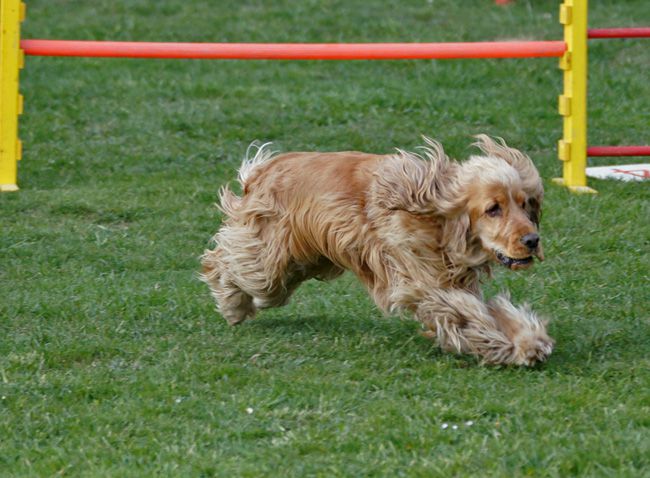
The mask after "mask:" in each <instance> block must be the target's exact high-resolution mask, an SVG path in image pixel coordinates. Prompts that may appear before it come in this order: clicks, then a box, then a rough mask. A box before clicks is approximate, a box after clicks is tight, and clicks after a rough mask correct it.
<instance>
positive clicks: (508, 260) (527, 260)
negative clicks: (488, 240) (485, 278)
mask: <svg viewBox="0 0 650 478" xmlns="http://www.w3.org/2000/svg"><path fill="white" fill-rule="evenodd" d="M494 255H495V256H496V258H497V260H498V261H499V262H500V263H501V264H503V265H504V266H506V267H507V268H508V269H512V270H515V269H525V268H527V267H530V266H531V265H532V263H533V256H528V257H523V258H520V259H517V258H514V257H509V256H506V255H505V254H503V253H502V252H501V251H497V250H495V251H494Z"/></svg>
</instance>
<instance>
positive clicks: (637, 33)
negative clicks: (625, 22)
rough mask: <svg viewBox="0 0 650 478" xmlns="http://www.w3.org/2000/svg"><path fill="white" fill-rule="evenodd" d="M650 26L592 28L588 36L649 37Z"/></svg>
mask: <svg viewBox="0 0 650 478" xmlns="http://www.w3.org/2000/svg"><path fill="white" fill-rule="evenodd" d="M649 37H650V27H638V28H590V29H589V30H587V38H649Z"/></svg>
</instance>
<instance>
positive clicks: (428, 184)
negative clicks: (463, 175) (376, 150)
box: [371, 137, 460, 216]
mask: <svg viewBox="0 0 650 478" xmlns="http://www.w3.org/2000/svg"><path fill="white" fill-rule="evenodd" d="M424 141H425V142H426V143H427V146H423V147H422V148H421V149H422V151H423V156H421V155H419V154H415V153H410V152H406V151H402V150H398V153H397V154H396V155H394V156H390V157H389V158H387V159H385V160H384V162H383V164H382V165H381V167H380V168H378V169H377V171H376V172H375V174H374V181H373V184H372V186H371V195H372V198H373V200H374V201H375V203H376V204H377V205H379V206H380V207H383V208H385V209H391V210H401V211H408V212H410V213H413V214H440V215H445V216H447V215H450V214H453V213H454V212H455V211H456V210H457V209H458V207H459V204H458V203H459V202H460V201H459V189H460V184H459V181H458V179H457V171H458V164H457V163H455V162H453V161H451V160H450V159H449V158H448V157H447V155H446V154H445V152H444V150H443V148H442V145H441V144H440V143H438V142H436V141H433V140H431V139H429V138H427V137H424Z"/></svg>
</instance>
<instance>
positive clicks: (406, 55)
mask: <svg viewBox="0 0 650 478" xmlns="http://www.w3.org/2000/svg"><path fill="white" fill-rule="evenodd" d="M24 19H25V4H24V3H23V2H21V1H20V0H2V4H1V6H0V26H1V31H0V54H1V58H0V59H1V63H0V191H16V190H18V183H17V163H18V161H19V160H20V159H21V156H22V144H21V142H20V140H19V139H18V116H19V115H20V114H21V113H22V111H23V97H22V95H21V94H20V93H19V73H20V70H21V69H22V68H23V67H24V63H25V60H24V57H25V55H31V56H74V57H112V58H169V59H230V60H402V59H480V58H541V57H558V58H560V68H561V69H562V70H563V72H564V92H563V94H562V95H560V98H559V112H560V114H561V115H562V116H563V119H564V128H563V131H564V134H563V137H562V139H561V140H560V141H559V144H558V156H559V158H560V160H561V161H563V165H564V166H563V177H562V178H559V179H556V180H555V181H556V182H558V183H560V184H563V185H565V186H567V187H569V188H570V189H571V190H573V191H578V192H593V190H592V189H590V188H588V187H587V178H586V174H585V168H586V164H587V159H586V158H587V156H604V155H607V156H646V155H650V146H604V147H602V146H598V147H587V123H586V119H587V40H588V38H594V39H596V38H641V37H650V28H613V29H598V30H587V0H565V3H563V4H562V5H561V6H560V22H561V23H562V24H563V26H564V41H513V42H466V43H320V44H319V43H154V42H107V41H66V40H36V39H34V40H22V41H21V39H20V23H21V22H22V21H24Z"/></svg>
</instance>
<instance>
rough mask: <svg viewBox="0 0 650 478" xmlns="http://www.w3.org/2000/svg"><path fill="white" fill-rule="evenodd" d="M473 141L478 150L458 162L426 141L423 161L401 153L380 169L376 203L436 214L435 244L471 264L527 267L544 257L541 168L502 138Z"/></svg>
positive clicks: (420, 214)
mask: <svg viewBox="0 0 650 478" xmlns="http://www.w3.org/2000/svg"><path fill="white" fill-rule="evenodd" d="M476 138H477V142H476V143H475V145H476V146H478V147H479V148H480V149H481V151H482V153H483V154H482V155H477V156H471V157H470V158H469V159H468V160H467V161H465V162H462V163H457V162H455V161H451V160H449V159H448V158H447V156H446V155H445V154H444V151H443V150H442V147H441V146H440V145H439V144H438V143H436V142H433V141H431V140H428V139H426V138H425V140H426V141H427V143H428V145H429V147H428V148H425V154H424V156H426V158H422V157H420V156H418V155H414V154H412V153H405V152H400V154H399V155H398V156H396V157H394V159H393V161H391V162H389V163H387V165H386V167H385V168H384V169H382V170H381V171H380V172H379V173H378V174H377V177H376V185H375V194H376V196H377V197H378V202H379V203H380V204H382V205H383V207H385V208H388V209H392V210H402V211H406V212H408V213H410V214H411V215H414V216H416V217H424V218H426V217H430V218H438V221H440V222H441V223H442V224H443V229H442V230H443V237H442V238H441V239H440V241H439V242H440V244H439V246H442V248H443V249H444V250H446V251H447V253H448V254H450V256H453V257H455V258H458V260H459V261H463V262H465V263H467V264H468V265H470V264H475V265H477V264H480V263H484V262H485V261H486V260H487V261H489V260H490V259H492V260H494V261H496V262H499V263H501V264H503V265H504V266H506V267H508V268H510V269H524V268H527V267H529V266H530V265H531V264H532V263H533V256H536V257H537V258H538V259H539V260H543V259H544V255H543V251H542V245H541V239H540V235H539V220H540V216H541V205H542V200H543V197H544V190H543V187H542V182H541V180H540V177H539V173H538V172H537V169H536V168H535V165H534V164H533V162H532V161H531V160H530V158H529V157H528V156H526V155H525V154H523V153H522V152H520V151H518V150H516V149H513V148H510V147H508V146H507V145H506V144H505V142H503V140H499V141H495V140H493V139H492V138H490V137H489V136H486V135H479V136H477V137H476ZM423 220H424V219H423Z"/></svg>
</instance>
